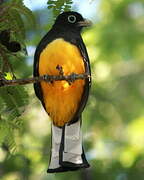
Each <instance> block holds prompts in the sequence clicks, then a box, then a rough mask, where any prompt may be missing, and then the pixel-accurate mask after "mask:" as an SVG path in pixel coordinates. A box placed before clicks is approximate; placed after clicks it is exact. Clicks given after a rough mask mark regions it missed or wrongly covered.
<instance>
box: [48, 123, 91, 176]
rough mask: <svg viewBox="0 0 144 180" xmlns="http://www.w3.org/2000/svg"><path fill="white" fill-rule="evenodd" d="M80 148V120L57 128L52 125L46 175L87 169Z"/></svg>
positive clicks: (82, 150)
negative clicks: (50, 148) (50, 147)
mask: <svg viewBox="0 0 144 180" xmlns="http://www.w3.org/2000/svg"><path fill="white" fill-rule="evenodd" d="M88 167H89V164H88V162H87V160H86V157H85V153H84V149H83V146H82V132H81V122H80V120H79V121H77V122H75V123H73V124H70V125H68V124H66V125H65V126H64V127H62V128H59V127H56V126H54V125H53V124H52V150H51V157H50V164H49V168H48V170H47V172H48V173H56V172H64V171H74V170H78V169H80V168H88Z"/></svg>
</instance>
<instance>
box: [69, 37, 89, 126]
mask: <svg viewBox="0 0 144 180" xmlns="http://www.w3.org/2000/svg"><path fill="white" fill-rule="evenodd" d="M75 45H76V46H77V47H78V49H79V51H80V53H81V55H82V57H83V61H84V65H85V70H86V73H88V74H89V75H90V76H91V69H90V61H89V57H88V53H87V50H86V47H85V44H84V42H83V40H82V38H79V39H78V40H77V41H76V44H75ZM90 86H91V77H89V78H87V79H85V86H84V91H83V94H82V98H81V101H80V103H79V106H78V109H77V111H76V113H75V115H74V117H73V119H72V120H71V121H70V124H71V123H74V122H76V121H78V120H79V119H80V117H81V113H82V111H83V110H84V108H85V106H86V103H87V100H88V96H89V90H90Z"/></svg>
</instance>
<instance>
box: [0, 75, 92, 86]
mask: <svg viewBox="0 0 144 180" xmlns="http://www.w3.org/2000/svg"><path fill="white" fill-rule="evenodd" d="M88 78H90V75H89V74H87V73H84V74H75V73H72V74H70V75H66V76H64V75H57V76H55V75H43V76H39V77H33V78H26V79H14V80H7V79H5V78H1V79H0V87H4V86H16V85H24V84H30V83H38V82H40V81H46V82H48V83H50V82H53V81H62V80H66V81H68V82H74V81H75V80H78V79H88Z"/></svg>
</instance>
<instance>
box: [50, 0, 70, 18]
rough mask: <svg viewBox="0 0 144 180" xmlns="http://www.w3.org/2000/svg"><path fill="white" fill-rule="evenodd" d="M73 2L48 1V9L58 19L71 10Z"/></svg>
mask: <svg viewBox="0 0 144 180" xmlns="http://www.w3.org/2000/svg"><path fill="white" fill-rule="evenodd" d="M72 3H73V2H72V0H61V1H56V0H48V2H47V4H48V9H52V12H53V15H54V17H57V15H58V14H60V13H61V12H63V11H69V10H71V5H72Z"/></svg>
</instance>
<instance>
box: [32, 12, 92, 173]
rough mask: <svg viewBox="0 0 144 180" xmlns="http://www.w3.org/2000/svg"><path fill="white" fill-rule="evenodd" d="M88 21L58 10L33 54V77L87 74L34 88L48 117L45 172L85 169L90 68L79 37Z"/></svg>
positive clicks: (73, 13) (41, 84) (40, 83)
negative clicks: (84, 135)
mask: <svg viewBox="0 0 144 180" xmlns="http://www.w3.org/2000/svg"><path fill="white" fill-rule="evenodd" d="M90 25H91V21H90V20H87V19H85V18H83V16H82V15H81V14H80V13H78V12H75V11H67V12H62V13H60V14H59V15H58V16H57V18H56V20H55V22H54V24H53V26H52V28H51V29H50V30H49V31H48V32H47V33H46V35H45V36H44V37H43V38H42V39H41V40H40V42H39V44H38V45H37V47H36V51H35V54H34V68H33V76H34V77H38V76H42V75H47V74H48V75H60V74H62V75H64V76H65V75H70V74H73V73H75V74H83V73H87V74H88V75H89V76H88V78H86V79H79V80H74V81H73V82H68V81H66V80H59V81H51V82H45V81H41V82H37V83H34V91H35V94H36V96H37V97H38V99H39V100H40V101H41V103H42V105H43V107H44V109H45V111H46V112H47V114H48V115H49V116H50V119H51V154H50V161H49V167H48V170H47V172H48V173H58V172H66V171H75V170H79V169H81V168H88V167H89V166H90V165H89V163H88V161H87V159H86V156H85V152H84V147H83V144H82V130H81V126H82V112H83V110H84V108H85V106H86V103H87V101H88V97H89V92H90V87H91V68H90V61H89V56H88V53H87V49H86V46H85V44H84V42H83V39H82V37H81V31H82V29H83V28H84V27H87V26H90Z"/></svg>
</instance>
